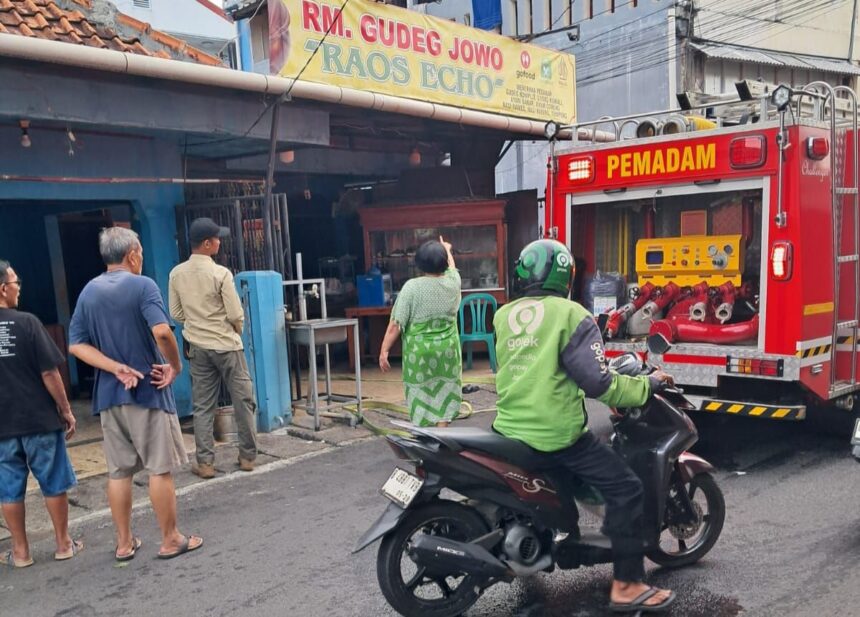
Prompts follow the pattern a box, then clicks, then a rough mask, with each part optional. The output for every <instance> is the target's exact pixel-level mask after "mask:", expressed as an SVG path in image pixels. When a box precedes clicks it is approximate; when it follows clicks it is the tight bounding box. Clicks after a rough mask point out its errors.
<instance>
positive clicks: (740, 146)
mask: <svg viewBox="0 0 860 617" xmlns="http://www.w3.org/2000/svg"><path fill="white" fill-rule="evenodd" d="M766 158H767V143H766V142H765V140H764V135H751V136H747V137H736V138H734V139H733V140H732V141H731V143H730V144H729V164H731V166H732V167H733V168H734V169H750V168H752V167H760V166H762V165H764V161H765V159H766Z"/></svg>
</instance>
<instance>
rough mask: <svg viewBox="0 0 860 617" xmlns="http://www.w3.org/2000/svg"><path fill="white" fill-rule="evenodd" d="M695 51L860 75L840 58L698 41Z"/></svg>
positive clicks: (751, 60)
mask: <svg viewBox="0 0 860 617" xmlns="http://www.w3.org/2000/svg"><path fill="white" fill-rule="evenodd" d="M690 46H691V47H693V48H694V49H696V50H698V51H700V52H702V53H703V54H705V55H706V56H708V57H709V58H720V59H722V60H732V61H734V62H751V63H753V64H767V65H770V66H785V67H789V68H794V69H804V70H810V71H824V72H826V73H838V74H840V75H860V67H858V66H856V65H854V64H852V63H850V62H848V61H847V60H840V59H838V58H822V57H819V56H808V55H805V54H788V53H784V52H779V51H770V50H768V49H753V48H751V47H740V46H738V45H727V44H725V43H712V42H710V41H696V42H694V43H690Z"/></svg>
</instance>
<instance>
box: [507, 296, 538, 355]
mask: <svg viewBox="0 0 860 617" xmlns="http://www.w3.org/2000/svg"><path fill="white" fill-rule="evenodd" d="M543 311H544V308H543V304H541V303H540V302H538V301H537V300H523V301H521V302H520V303H519V304H517V306H516V307H515V308H514V309H513V310H512V311H511V314H510V315H508V327H509V328H510V329H511V332H512V333H513V334H514V338H511V339H508V343H507V345H508V349H510V350H514V349H522V348H524V347H537V345H538V338H537V337H536V336H534V333H535V332H537V329H538V328H540V325H541V323H543Z"/></svg>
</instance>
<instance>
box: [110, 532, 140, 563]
mask: <svg viewBox="0 0 860 617" xmlns="http://www.w3.org/2000/svg"><path fill="white" fill-rule="evenodd" d="M141 546H143V540H141V539H140V538H138V537H132V539H131V552H130V553H128V554H126V555H120V554H119V547H116V551H114V554H113V556H114V557H115V558H116V560H117V561H131V560H132V559H134V556H135V554H136V553H137V551H138V549H139V548H140V547H141Z"/></svg>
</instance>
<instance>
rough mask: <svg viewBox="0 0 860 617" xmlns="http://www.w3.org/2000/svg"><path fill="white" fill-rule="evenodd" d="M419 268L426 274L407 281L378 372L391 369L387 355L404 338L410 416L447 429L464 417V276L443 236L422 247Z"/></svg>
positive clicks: (418, 254)
mask: <svg viewBox="0 0 860 617" xmlns="http://www.w3.org/2000/svg"><path fill="white" fill-rule="evenodd" d="M415 265H416V266H417V267H418V269H419V270H421V271H422V272H423V273H424V275H423V276H419V277H416V278H413V279H410V280H408V281H406V283H405V284H404V285H403V289H401V290H400V293H399V294H398V296H397V301H396V302H395V303H394V308H393V309H392V311H391V321H390V322H389V324H388V329H387V330H386V332H385V338H384V339H383V341H382V349H381V350H380V352H379V368H381V369H382V372H386V371H388V370H390V369H391V365H390V364H389V363H388V352H389V351H391V346H392V345H394V343H395V341H396V340H397V337H398V336H401V335H402V337H403V386H404V389H405V391H406V403H407V405H408V406H409V417H410V419H411V420H412V423H413V424H416V425H418V426H433V425H436V426H448V423H449V422H451V421H452V420H453V419H454V418H456V417H457V414H458V413H459V412H460V402H461V400H462V394H461V378H462V373H463V361H462V358H461V356H460V335H459V332H458V330H457V311H458V310H459V308H460V274H459V273H458V272H457V269H456V267H455V265H454V256H453V255H452V254H451V245H450V244H449V243H447V242H445V241H444V240H443V239H442V237H441V236H440V237H439V241H438V242H437V241H436V240H431V241H429V242H425V243H424V244H422V245H421V246H420V247H419V248H418V250H417V251H416V252H415Z"/></svg>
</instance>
